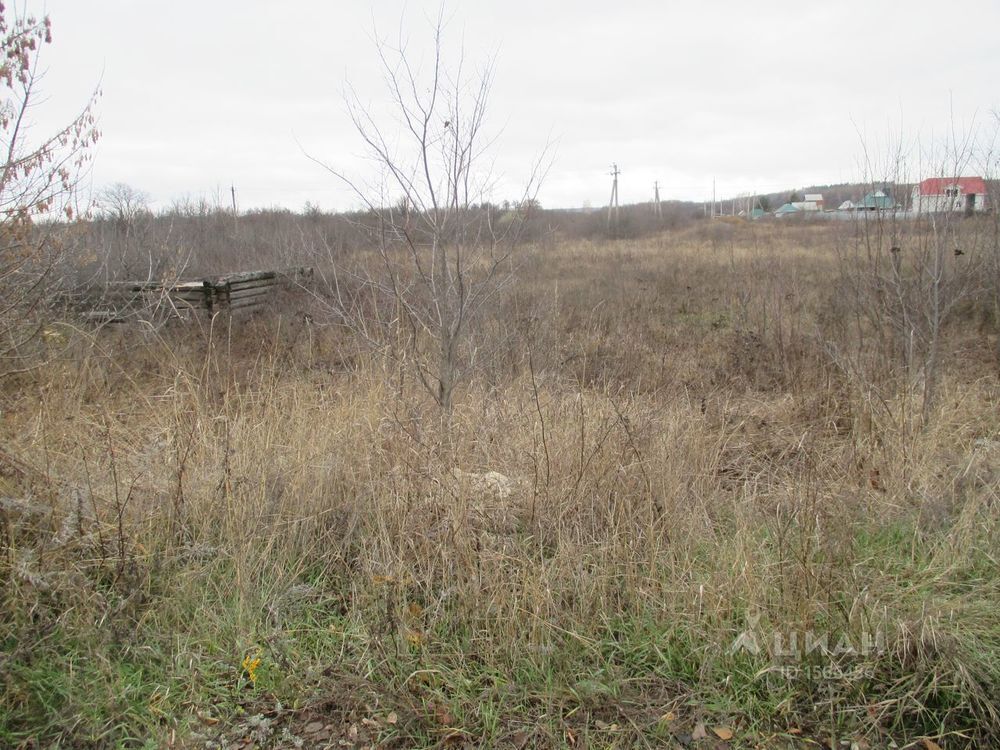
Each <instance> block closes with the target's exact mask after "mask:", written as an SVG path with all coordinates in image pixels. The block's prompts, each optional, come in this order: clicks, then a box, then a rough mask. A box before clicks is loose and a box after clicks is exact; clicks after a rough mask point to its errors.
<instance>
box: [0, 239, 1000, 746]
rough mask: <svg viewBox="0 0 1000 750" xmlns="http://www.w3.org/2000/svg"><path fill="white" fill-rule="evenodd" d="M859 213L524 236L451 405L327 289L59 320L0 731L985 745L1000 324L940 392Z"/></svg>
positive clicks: (998, 479) (999, 713) (993, 605)
mask: <svg viewBox="0 0 1000 750" xmlns="http://www.w3.org/2000/svg"><path fill="white" fill-rule="evenodd" d="M862 234H863V233H859V230H858V228H857V227H855V226H853V225H850V224H848V223H837V225H836V226H827V225H795V224H788V225H775V224H770V225H764V224H762V225H751V224H747V223H742V222H739V223H738V222H734V223H726V222H721V221H720V222H715V223H713V224H709V223H708V222H702V223H699V224H695V225H691V226H688V227H686V228H684V227H681V228H678V229H676V230H671V231H670V232H667V233H663V234H658V235H654V236H651V237H648V238H645V239H636V240H622V241H617V242H610V241H604V242H588V241H583V240H581V241H566V240H559V239H558V238H550V239H546V240H543V241H540V242H539V243H538V244H537V245H531V246H528V247H525V248H523V249H522V250H521V251H520V252H521V255H520V257H519V268H518V271H517V280H516V282H515V283H514V284H513V285H511V286H510V287H509V289H508V293H507V294H506V296H504V297H503V298H502V299H500V300H498V303H497V305H496V306H495V308H494V309H491V310H490V313H489V315H487V316H486V317H484V318H483V319H481V320H480V321H479V322H478V324H477V330H476V331H475V337H476V338H475V340H476V341H479V342H481V348H480V349H479V350H477V353H476V357H475V358H474V365H475V366H474V368H473V369H472V370H471V371H470V372H471V375H470V377H469V378H468V380H467V381H466V382H464V383H463V384H462V385H461V387H460V388H459V390H458V392H457V395H456V400H455V407H454V413H453V415H452V416H451V420H450V426H449V427H448V429H447V430H446V431H443V430H442V427H441V418H440V416H439V414H438V413H437V407H436V406H435V405H434V404H433V402H432V401H431V400H430V399H428V397H427V395H426V393H425V392H424V391H423V390H422V389H421V387H420V386H419V384H418V383H417V382H415V379H414V377H413V375H412V372H411V371H410V370H409V369H408V368H407V367H406V366H405V363H403V364H400V363H399V362H397V361H394V360H392V359H389V358H385V357H382V356H379V355H377V354H375V353H373V352H372V351H371V350H370V349H367V348H365V347H363V346H362V345H361V343H360V342H359V341H358V339H357V338H356V337H355V336H352V335H351V333H350V332H349V331H346V330H343V329H341V328H338V327H336V326H333V325H331V324H329V322H328V321H326V320H325V319H324V317H323V315H322V310H321V309H317V310H310V315H308V316H306V315H302V314H300V313H301V311H296V310H293V309H292V308H289V310H288V312H287V314H284V315H281V316H279V315H277V314H275V315H273V316H262V317H260V318H258V319H255V320H252V321H248V322H240V323H234V324H232V325H228V324H226V323H225V321H223V320H222V319H221V318H219V319H217V320H216V322H215V324H214V325H213V326H205V327H203V328H201V329H199V328H197V327H179V328H176V329H174V328H166V329H163V330H159V331H152V330H148V329H143V328H134V327H123V328H119V329H117V330H111V329H107V330H104V331H102V332H100V333H98V334H94V333H92V332H88V331H86V330H84V329H83V328H82V327H80V326H74V325H71V324H70V323H58V324H57V323H53V324H52V325H51V326H50V327H49V328H48V329H46V331H45V332H44V333H45V338H44V343H45V346H46V347H47V348H48V349H49V357H48V362H47V364H46V365H45V366H44V367H40V368H38V369H36V370H34V371H31V372H28V373H25V374H21V375H17V376H13V377H11V378H8V379H7V380H6V381H5V383H4V386H3V391H2V396H0V398H2V401H0V408H2V418H0V428H2V431H3V432H2V445H3V446H5V447H4V452H3V460H2V461H0V468H2V477H0V483H2V492H0V502H2V503H3V506H2V512H0V524H2V525H0V540H2V544H3V549H2V554H0V580H2V581H3V588H2V596H3V602H2V604H0V644H2V645H0V746H4V747H24V748H34V747H65V748H75V747H81V748H83V747H173V748H188V747H192V748H193V747H213V748H244V747H260V748H279V747H280V748H292V747H307V748H308V747H385V748H411V747H428V748H430V747H441V748H444V747H454V748H459V747H485V748H575V749H576V748H633V747H639V748H644V747H645V748H650V747H695V748H718V747H733V748H737V747H764V748H800V747H801V748H806V747H836V748H840V747H857V748H886V747H906V746H911V747H926V748H935V747H943V748H946V749H947V748H959V747H990V746H995V745H996V744H998V743H1000V703H998V696H1000V617H998V616H997V612H998V611H1000V559H998V545H997V543H996V539H997V534H998V532H1000V523H998V521H1000V496H998V493H1000V409H998V406H1000V380H998V360H997V343H996V337H997V321H996V316H995V311H994V308H993V307H991V305H990V303H989V300H988V297H986V296H984V295H983V294H979V293H978V292H975V293H973V292H969V293H968V294H966V295H965V296H963V298H962V299H961V300H960V301H959V302H958V304H956V305H955V306H954V309H953V310H952V311H951V315H950V317H949V318H948V320H947V322H946V324H945V326H944V328H943V333H942V336H941V338H940V342H939V348H940V357H939V360H938V361H939V363H940V364H939V365H938V369H937V370H936V374H935V377H936V383H935V391H934V398H933V400H932V401H929V402H928V404H927V406H926V407H925V405H924V400H923V394H924V393H925V390H924V385H925V383H924V382H923V380H922V378H924V377H925V373H923V370H921V369H920V368H915V367H912V366H911V367H909V368H903V367H901V366H900V365H899V364H898V362H899V360H898V359H897V358H896V352H897V344H898V340H897V338H898V337H897V338H893V335H892V331H891V326H888V325H887V327H886V328H885V329H879V328H878V320H873V319H871V318H870V317H866V316H865V315H864V311H860V310H858V309H857V305H858V304H861V302H859V301H858V300H863V298H862V297H858V296H853V297H852V293H851V290H852V289H855V290H856V287H855V286H852V284H851V279H854V280H855V281H856V280H857V278H858V274H857V273H856V272H857V271H858V268H859V267H858V266H857V258H858V257H860V256H859V255H857V253H858V252H860V250H859V248H861V249H863V250H864V251H865V252H868V251H871V252H873V253H874V254H875V255H876V256H879V257H881V256H884V257H888V255H885V254H886V253H888V251H889V247H888V245H889V240H888V239H885V240H883V238H882V237H880V236H879V237H875V238H874V239H872V238H870V237H869V238H868V240H866V239H865V238H864V237H863V236H862ZM905 249H906V247H905V246H904V250H905ZM852 258H853V260H852ZM903 262H904V263H905V259H904V261H903ZM948 262H949V263H954V264H959V263H965V262H969V263H974V262H977V258H976V255H975V253H972V252H970V253H967V254H966V255H964V256H963V257H961V258H959V257H957V256H956V257H951V256H949V258H948ZM956 267H957V265H956ZM983 267H984V268H985V266H983ZM956 273H958V271H956ZM304 304H305V303H304ZM310 304H312V303H310ZM886 331H889V333H887V332H886ZM904 343H905V342H904ZM844 743H846V744H844ZM851 743H854V744H851ZM893 743H895V744H893Z"/></svg>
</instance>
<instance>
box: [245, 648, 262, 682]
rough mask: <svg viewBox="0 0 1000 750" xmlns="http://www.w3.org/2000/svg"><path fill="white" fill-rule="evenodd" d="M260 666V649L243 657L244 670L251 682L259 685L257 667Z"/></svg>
mask: <svg viewBox="0 0 1000 750" xmlns="http://www.w3.org/2000/svg"><path fill="white" fill-rule="evenodd" d="M259 667H260V649H257V651H256V653H254V654H253V655H251V654H247V655H246V656H244V657H243V672H244V673H245V674H246V675H247V676H248V677H249V678H250V682H251V683H252V684H253V685H254V687H256V686H257V669H258V668H259Z"/></svg>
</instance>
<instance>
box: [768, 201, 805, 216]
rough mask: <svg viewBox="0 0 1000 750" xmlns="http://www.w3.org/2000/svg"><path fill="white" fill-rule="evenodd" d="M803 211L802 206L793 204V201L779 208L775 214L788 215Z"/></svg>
mask: <svg viewBox="0 0 1000 750" xmlns="http://www.w3.org/2000/svg"><path fill="white" fill-rule="evenodd" d="M801 212H802V209H801V208H798V207H796V206H793V205H792V204H791V203H786V204H785V205H783V206H782V207H781V208H779V209H778V210H777V211H775V212H774V215H775V216H787V215H788V214H797V213H801Z"/></svg>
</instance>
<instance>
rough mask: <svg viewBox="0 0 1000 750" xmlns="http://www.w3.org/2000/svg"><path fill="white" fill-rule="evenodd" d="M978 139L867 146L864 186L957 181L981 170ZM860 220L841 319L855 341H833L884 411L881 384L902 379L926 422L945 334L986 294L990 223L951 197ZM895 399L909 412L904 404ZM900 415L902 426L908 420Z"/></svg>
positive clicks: (975, 133)
mask: <svg viewBox="0 0 1000 750" xmlns="http://www.w3.org/2000/svg"><path fill="white" fill-rule="evenodd" d="M981 135H982V131H981V130H980V129H978V128H975V127H970V128H968V129H967V130H966V131H965V132H962V133H959V132H958V131H957V130H956V131H955V132H953V133H952V134H951V137H950V138H949V139H948V140H947V141H946V142H943V143H942V142H936V143H933V144H930V145H929V147H927V148H923V149H921V148H920V144H919V143H916V144H914V145H913V146H911V147H910V148H906V147H904V145H903V143H902V141H900V142H898V143H897V144H896V145H895V146H894V147H893V148H889V149H886V150H885V152H883V153H882V154H879V155H875V156H873V155H871V154H870V153H869V151H868V149H867V147H865V149H864V167H863V168H864V170H865V173H866V178H867V180H866V181H868V182H870V184H871V188H872V191H873V192H874V191H875V190H876V189H877V188H879V187H880V186H882V185H887V184H894V185H900V184H907V183H908V182H909V181H910V180H911V179H912V181H913V182H914V183H916V182H920V181H921V180H922V179H925V178H927V177H938V178H942V180H943V181H945V182H947V181H954V182H955V183H957V182H958V180H959V178H960V177H962V176H963V175H966V174H967V173H968V171H969V170H970V169H974V168H975V167H976V165H978V163H979V159H980V157H981V155H982V153H983V148H984V143H983V141H982V138H981ZM863 146H864V144H863ZM914 161H915V164H914ZM893 198H894V199H895V200H897V201H905V200H906V197H905V196H893ZM856 215H857V217H858V223H857V229H858V231H857V233H856V235H855V237H854V242H853V243H852V244H851V245H850V246H848V247H846V248H845V252H844V255H843V257H842V270H843V274H842V289H843V290H844V291H846V292H847V293H848V298H847V299H845V300H844V301H845V302H847V303H848V311H847V316H845V319H844V320H843V321H841V323H842V325H843V327H844V328H845V330H846V331H848V332H849V333H847V338H848V339H849V340H850V342H851V343H850V345H849V346H848V347H847V348H846V349H838V348H837V347H836V345H835V344H833V343H831V350H832V351H833V353H834V359H835V361H837V362H838V364H840V365H841V366H842V367H843V368H844V369H845V371H846V372H848V374H850V375H851V376H852V377H853V378H854V379H855V381H856V382H857V383H858V384H859V385H861V386H862V387H863V388H864V389H865V390H866V391H867V392H869V393H870V394H873V395H874V397H875V398H874V400H875V401H877V402H878V403H881V404H882V405H883V407H886V405H887V404H889V403H890V401H891V398H890V397H889V393H888V392H887V391H886V390H885V388H884V387H883V385H888V386H890V387H895V385H896V384H898V383H901V384H902V385H903V386H904V387H905V388H906V390H907V391H908V392H910V393H913V394H914V395H915V396H916V399H917V401H918V402H919V406H920V408H919V411H918V412H917V411H915V412H914V416H916V417H917V418H918V419H917V423H918V424H926V423H927V422H928V420H929V418H930V415H931V410H932V408H933V406H934V405H935V402H936V398H937V390H938V385H939V380H940V360H941V357H942V344H943V343H944V328H945V326H946V324H947V323H948V321H949V319H950V318H951V317H952V315H953V314H954V312H955V310H956V308H957V307H958V306H959V305H960V304H961V303H963V302H964V301H966V300H968V299H970V298H971V297H974V296H976V295H978V294H980V293H981V292H982V291H984V285H983V281H984V274H983V270H984V268H985V267H986V263H987V253H985V252H984V250H987V249H988V248H987V240H988V236H987V234H988V233H987V232H986V231H985V230H986V224H985V223H984V222H982V221H979V220H975V219H973V220H969V219H967V217H966V216H965V215H964V211H961V210H954V206H953V205H952V201H949V202H948V205H947V208H945V207H944V206H943V205H942V206H940V207H938V206H935V207H934V209H933V210H930V211H927V210H915V209H914V207H910V208H909V209H908V210H907V209H906V208H905V206H903V205H897V207H896V208H892V209H887V210H876V211H870V212H864V211H862V212H857V214H856ZM897 375H898V376H900V377H896V376H897ZM898 403H899V404H901V405H902V406H901V408H905V404H906V403H907V399H903V400H901V401H899V402H898ZM886 408H887V407H886ZM894 419H897V421H899V422H903V421H904V420H905V415H903V414H899V415H894Z"/></svg>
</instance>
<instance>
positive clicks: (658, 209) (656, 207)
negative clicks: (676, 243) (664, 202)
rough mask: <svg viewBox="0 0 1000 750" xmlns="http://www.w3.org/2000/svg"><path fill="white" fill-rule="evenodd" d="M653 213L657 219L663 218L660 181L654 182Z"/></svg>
mask: <svg viewBox="0 0 1000 750" xmlns="http://www.w3.org/2000/svg"><path fill="white" fill-rule="evenodd" d="M653 213H654V214H655V215H656V218H657V219H662V218H663V206H661V205H660V181H659V180H657V181H656V182H654V183H653Z"/></svg>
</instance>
